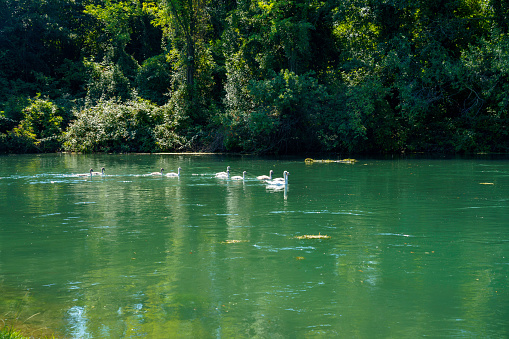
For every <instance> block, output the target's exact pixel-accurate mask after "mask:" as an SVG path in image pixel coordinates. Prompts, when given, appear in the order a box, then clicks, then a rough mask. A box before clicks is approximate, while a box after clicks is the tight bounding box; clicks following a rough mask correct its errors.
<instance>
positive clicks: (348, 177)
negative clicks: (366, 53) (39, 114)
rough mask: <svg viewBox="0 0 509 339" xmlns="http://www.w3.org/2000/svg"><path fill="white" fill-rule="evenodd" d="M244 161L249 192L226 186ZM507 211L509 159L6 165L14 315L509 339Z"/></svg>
mask: <svg viewBox="0 0 509 339" xmlns="http://www.w3.org/2000/svg"><path fill="white" fill-rule="evenodd" d="M228 165H229V166H231V170H232V174H233V175H241V174H242V171H247V179H246V180H245V181H244V182H242V181H240V182H237V181H232V180H222V179H217V178H215V177H214V174H215V173H216V172H219V171H224V170H225V169H226V166H228ZM103 166H104V167H105V168H106V174H107V175H106V176H104V177H92V178H91V177H76V176H75V174H77V173H86V172H88V170H89V169H90V168H94V170H97V171H99V170H100V168H101V167H103ZM161 167H163V168H165V170H166V171H168V172H169V171H176V170H177V168H178V167H181V168H182V175H181V177H180V178H167V177H155V176H148V175H146V174H148V173H150V172H153V171H158V170H159V169H160V168H161ZM270 169H272V170H274V172H275V175H276V176H282V173H283V171H284V170H288V171H289V172H290V177H289V185H288V187H287V188H286V189H274V188H270V187H267V185H266V184H265V183H264V182H261V181H259V180H256V179H255V176H257V175H261V174H268V171H269V170H270ZM508 199H509V161H508V160H507V159H491V158H490V159H488V158H481V159H460V158H458V159H398V160H375V159H367V160H361V161H359V162H357V163H355V164H353V165H350V164H338V163H331V164H325V163H314V164H312V165H306V164H305V163H304V161H303V159H300V158H298V159H290V158H287V159H261V158H254V157H240V156H238V157H220V156H206V155H202V156H197V155H64V154H62V155H41V156H33V155H28V156H3V157H0V317H1V318H2V319H5V321H7V322H8V323H15V324H17V325H18V326H21V325H22V326H26V327H27V328H29V329H30V330H31V331H34V332H35V334H37V333H38V331H39V332H44V331H46V328H47V329H48V330H50V331H54V332H56V333H58V334H60V335H61V336H62V337H66V338H134V337H149V338H168V337H173V338H177V337H196V338H212V337H214V338H230V337H235V338H253V337H260V338H267V337H271V338H277V337H280V338H309V337H311V338H313V337H316V338H319V337H343V338H354V337H356V338H374V337H377V338H394V337H405V338H409V337H421V336H428V337H437V338H438V337H440V338H443V337H454V338H458V337H460V338H472V337H483V338H503V337H509V290H508V286H509V281H508V280H509V279H508V275H509V208H508V207H509V201H508ZM303 235H327V236H328V237H330V238H327V239H299V238H298V237H301V236H303ZM16 319H18V320H16Z"/></svg>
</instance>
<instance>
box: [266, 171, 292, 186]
mask: <svg viewBox="0 0 509 339" xmlns="http://www.w3.org/2000/svg"><path fill="white" fill-rule="evenodd" d="M283 175H284V178H276V179H274V180H267V181H266V183H267V184H268V185H272V186H286V185H288V176H289V175H290V173H289V172H288V171H284V172H283Z"/></svg>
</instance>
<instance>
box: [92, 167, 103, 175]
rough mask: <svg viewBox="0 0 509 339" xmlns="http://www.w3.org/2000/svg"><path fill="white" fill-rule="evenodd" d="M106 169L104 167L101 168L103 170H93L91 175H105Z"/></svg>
mask: <svg viewBox="0 0 509 339" xmlns="http://www.w3.org/2000/svg"><path fill="white" fill-rule="evenodd" d="M104 171H105V169H104V167H103V168H101V172H93V171H92V172H90V175H104Z"/></svg>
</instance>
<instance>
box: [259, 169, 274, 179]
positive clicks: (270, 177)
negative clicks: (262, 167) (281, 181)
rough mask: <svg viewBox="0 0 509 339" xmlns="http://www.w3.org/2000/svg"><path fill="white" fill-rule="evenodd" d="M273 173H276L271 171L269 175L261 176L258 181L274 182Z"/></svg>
mask: <svg viewBox="0 0 509 339" xmlns="http://www.w3.org/2000/svg"><path fill="white" fill-rule="evenodd" d="M272 173H274V171H273V170H270V171H269V175H259V176H257V177H256V179H258V180H272Z"/></svg>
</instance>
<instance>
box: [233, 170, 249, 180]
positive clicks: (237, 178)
mask: <svg viewBox="0 0 509 339" xmlns="http://www.w3.org/2000/svg"><path fill="white" fill-rule="evenodd" d="M231 179H232V180H244V179H246V171H244V172H242V176H240V175H235V176H233V177H231Z"/></svg>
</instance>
